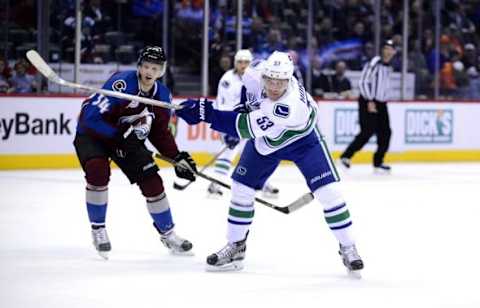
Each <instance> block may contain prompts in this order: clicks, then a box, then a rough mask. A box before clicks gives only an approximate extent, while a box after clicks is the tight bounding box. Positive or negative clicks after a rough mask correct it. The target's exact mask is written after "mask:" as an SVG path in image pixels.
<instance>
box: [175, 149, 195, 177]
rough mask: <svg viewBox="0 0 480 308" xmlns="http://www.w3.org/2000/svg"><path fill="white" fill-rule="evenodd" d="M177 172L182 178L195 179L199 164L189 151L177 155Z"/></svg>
mask: <svg viewBox="0 0 480 308" xmlns="http://www.w3.org/2000/svg"><path fill="white" fill-rule="evenodd" d="M174 160H175V161H176V162H177V164H176V165H175V174H176V175H177V176H178V177H179V178H182V179H187V180H189V181H192V182H193V181H195V173H197V164H195V161H194V160H193V159H192V157H191V156H190V154H188V153H187V152H180V153H178V154H177V156H175V158H174Z"/></svg>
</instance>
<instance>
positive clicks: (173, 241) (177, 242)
mask: <svg viewBox="0 0 480 308" xmlns="http://www.w3.org/2000/svg"><path fill="white" fill-rule="evenodd" d="M162 239H163V240H164V241H166V242H167V243H168V244H170V245H174V246H176V247H180V246H181V245H182V244H183V242H184V241H185V240H184V239H183V238H181V237H179V236H178V235H177V234H176V233H175V232H173V231H172V232H170V233H168V234H166V235H162Z"/></svg>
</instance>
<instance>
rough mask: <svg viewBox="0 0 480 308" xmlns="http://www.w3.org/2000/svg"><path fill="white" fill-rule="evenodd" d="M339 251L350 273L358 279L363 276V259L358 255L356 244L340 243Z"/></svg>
mask: <svg viewBox="0 0 480 308" xmlns="http://www.w3.org/2000/svg"><path fill="white" fill-rule="evenodd" d="M338 253H339V254H340V256H341V257H342V261H343V264H344V265H345V267H346V268H347V271H348V274H349V275H350V276H352V277H354V278H357V279H359V278H362V276H361V273H360V271H361V270H362V269H363V261H362V259H361V258H360V256H359V255H358V252H357V248H356V247H355V245H350V246H342V245H340V250H339V251H338Z"/></svg>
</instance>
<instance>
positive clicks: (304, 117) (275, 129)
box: [236, 62, 318, 155]
mask: <svg viewBox="0 0 480 308" xmlns="http://www.w3.org/2000/svg"><path fill="white" fill-rule="evenodd" d="M261 66H262V63H261V62H260V63H252V66H251V67H249V68H248V69H247V70H246V72H245V74H244V75H243V76H242V81H243V83H244V85H245V88H246V90H247V93H246V96H247V102H246V103H247V106H246V107H247V109H248V110H250V112H249V113H242V114H240V116H238V117H237V123H236V128H237V132H238V133H239V136H240V137H241V138H248V139H252V138H253V139H255V148H256V150H257V151H258V152H259V153H260V154H262V155H268V154H270V153H273V152H275V151H277V150H279V149H282V148H284V147H286V146H287V145H289V144H291V143H293V142H295V141H298V140H300V139H301V138H303V137H305V136H307V135H308V134H310V133H311V132H312V131H313V130H314V129H315V126H316V123H317V114H318V109H317V105H316V103H315V102H314V101H313V99H312V97H311V96H310V95H309V94H308V93H307V92H306V91H305V88H304V87H303V86H302V85H301V84H299V83H298V81H297V79H296V78H295V77H292V79H291V80H290V82H289V85H288V88H287V90H286V92H285V94H284V95H283V96H281V97H280V98H279V99H277V100H275V101H272V100H270V99H269V98H267V97H266V95H265V93H264V90H263V82H262V78H261Z"/></svg>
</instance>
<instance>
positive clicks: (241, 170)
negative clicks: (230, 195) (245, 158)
mask: <svg viewBox="0 0 480 308" xmlns="http://www.w3.org/2000/svg"><path fill="white" fill-rule="evenodd" d="M235 172H236V173H238V174H239V175H245V174H247V168H245V167H243V166H237V169H236V170H235Z"/></svg>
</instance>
